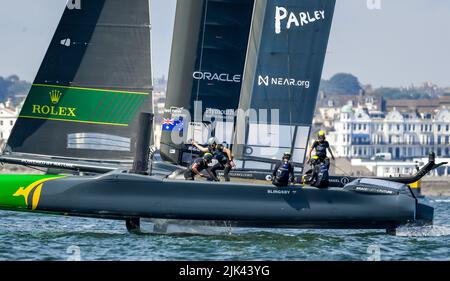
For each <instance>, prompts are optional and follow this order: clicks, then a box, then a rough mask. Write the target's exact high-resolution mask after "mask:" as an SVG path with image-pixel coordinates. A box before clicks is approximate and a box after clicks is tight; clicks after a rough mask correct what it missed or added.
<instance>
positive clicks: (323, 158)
mask: <svg viewBox="0 0 450 281" xmlns="http://www.w3.org/2000/svg"><path fill="white" fill-rule="evenodd" d="M317 137H318V139H317V140H316V141H315V142H314V143H313V145H312V146H311V148H310V149H309V152H308V157H307V161H306V162H307V163H310V162H311V156H312V152H313V150H315V151H316V156H317V157H318V158H319V159H318V160H319V161H320V163H324V164H326V165H327V166H329V165H330V159H329V158H328V156H327V151H328V152H330V155H331V158H332V159H333V160H334V159H335V158H334V155H333V151H332V150H331V147H330V143H329V142H328V141H327V139H326V133H325V131H320V132H319V134H318V136H317Z"/></svg>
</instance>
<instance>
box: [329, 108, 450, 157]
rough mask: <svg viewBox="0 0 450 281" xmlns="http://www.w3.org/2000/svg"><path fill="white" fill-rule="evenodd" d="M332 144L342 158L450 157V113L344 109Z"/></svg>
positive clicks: (330, 135)
mask: <svg viewBox="0 0 450 281" xmlns="http://www.w3.org/2000/svg"><path fill="white" fill-rule="evenodd" d="M329 140H330V142H331V144H332V147H333V149H334V151H335V153H336V155H337V156H338V157H346V158H361V159H370V158H372V157H374V156H375V155H376V154H381V153H384V154H390V155H391V157H392V159H394V160H406V159H412V158H418V157H424V156H426V155H428V154H429V153H430V152H435V153H436V154H437V156H438V157H449V156H450V111H449V110H448V109H446V108H442V109H440V110H438V111H436V112H434V113H433V114H429V113H427V114H425V113H423V114H420V113H418V112H408V113H401V112H399V111H397V110H396V109H395V108H394V109H393V110H392V111H390V112H389V113H387V114H385V113H383V112H377V111H368V110H367V109H363V108H356V109H353V108H352V107H351V106H350V105H347V106H344V107H342V109H341V112H340V114H339V118H338V120H336V121H335V122H334V128H333V131H332V132H330V134H329Z"/></svg>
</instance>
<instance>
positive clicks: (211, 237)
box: [0, 197, 450, 261]
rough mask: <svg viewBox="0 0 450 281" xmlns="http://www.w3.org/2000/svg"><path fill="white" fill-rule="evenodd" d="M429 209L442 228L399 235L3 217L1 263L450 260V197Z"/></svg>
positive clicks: (0, 214)
mask: <svg viewBox="0 0 450 281" xmlns="http://www.w3.org/2000/svg"><path fill="white" fill-rule="evenodd" d="M429 204H431V205H432V206H434V207H435V208H436V219H435V226H433V227H423V228H404V229H400V231H399V233H398V234H397V236H387V235H385V233H384V232H383V231H348V230H344V231H340V230H339V231H335V230H327V231H321V230H271V229H268V230H259V229H248V230H244V229H228V228H224V229H223V231H222V232H221V233H220V232H215V231H213V230H211V231H209V230H208V229H203V228H200V229H199V228H194V229H191V230H192V231H193V232H194V233H197V234H169V235H167V234H166V235H157V234H146V235H131V234H128V233H127V231H126V229H125V226H124V223H123V222H120V221H105V220H96V219H85V218H68V217H57V216H46V215H35V214H28V213H13V212H0V260H73V259H75V260H79V259H81V260H89V261H90V260H133V261H134V260H145V261H153V260H158V261H160V260H178V261H180V260H181V261H186V260H189V261H192V260H225V261H227V260H275V261H279V260H295V261H298V260H314V261H316V260H319V261H323V260H325V261H328V260H333V261H334V260H336V261H341V260H352V261H364V260H368V259H369V260H378V259H381V260H446V261H449V260H450V198H448V197H441V198H430V199H429ZM169 230H171V228H169ZM172 230H174V227H173V226H172ZM175 230H176V229H175ZM178 230H179V229H178Z"/></svg>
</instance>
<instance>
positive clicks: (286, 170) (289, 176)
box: [272, 152, 295, 186]
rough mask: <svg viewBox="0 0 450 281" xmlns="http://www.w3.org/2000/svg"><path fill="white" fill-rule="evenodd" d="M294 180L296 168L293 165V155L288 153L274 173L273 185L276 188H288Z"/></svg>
mask: <svg viewBox="0 0 450 281" xmlns="http://www.w3.org/2000/svg"><path fill="white" fill-rule="evenodd" d="M294 180H295V178H294V166H293V165H292V163H291V154H290V153H288V152H287V153H285V154H284V155H283V159H282V160H281V162H280V163H278V164H277V166H276V167H275V169H274V171H273V181H272V183H273V184H274V185H276V186H288V185H289V183H293V182H294Z"/></svg>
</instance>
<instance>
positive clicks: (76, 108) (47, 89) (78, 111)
mask: <svg viewBox="0 0 450 281" xmlns="http://www.w3.org/2000/svg"><path fill="white" fill-rule="evenodd" d="M148 95H149V94H142V93H134V92H120V91H108V90H99V91H97V90H96V89H86V88H75V87H63V86H57V87H56V86H45V85H34V86H33V87H32V88H31V90H30V94H29V95H28V98H27V100H26V102H25V104H24V106H23V109H22V112H21V113H20V115H19V116H20V117H23V118H34V119H42V120H56V121H69V122H80V123H91V124H112V125H114V124H116V125H120V126H123V125H129V123H130V122H131V121H132V118H131V117H134V115H132V116H130V117H129V118H120V116H122V114H123V112H121V110H120V109H121V107H122V106H121V103H122V102H126V101H128V100H129V101H131V100H142V99H143V98H146V97H147V96H148ZM141 98H142V99H141ZM93 113H95V114H93ZM131 113H132V114H133V113H136V112H131ZM121 121H122V122H121Z"/></svg>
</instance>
